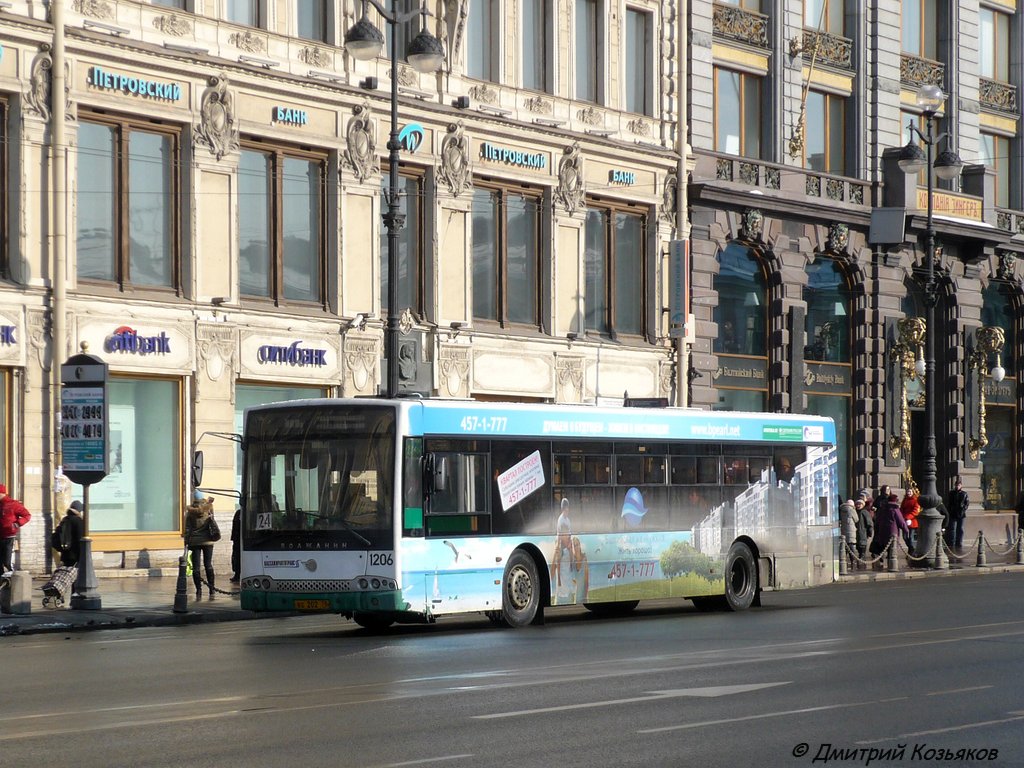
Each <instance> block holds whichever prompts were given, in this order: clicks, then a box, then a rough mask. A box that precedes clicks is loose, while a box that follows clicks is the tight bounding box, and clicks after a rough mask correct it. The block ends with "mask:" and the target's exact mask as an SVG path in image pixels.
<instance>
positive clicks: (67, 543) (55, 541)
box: [50, 517, 71, 552]
mask: <svg viewBox="0 0 1024 768" xmlns="http://www.w3.org/2000/svg"><path fill="white" fill-rule="evenodd" d="M50 546H51V547H53V548H54V549H56V550H57V551H58V552H67V551H68V550H70V549H71V526H70V525H68V519H67V518H66V517H65V518H64V519H63V520H61V521H60V525H58V526H57V530H55V531H54V532H53V533H52V534H50Z"/></svg>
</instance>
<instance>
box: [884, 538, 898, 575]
mask: <svg viewBox="0 0 1024 768" xmlns="http://www.w3.org/2000/svg"><path fill="white" fill-rule="evenodd" d="M885 566H886V570H888V571H889V572H890V573H895V572H896V571H898V570H899V569H900V561H899V560H897V559H896V537H895V536H894V537H893V538H891V539H889V548H888V549H887V550H886V555H885Z"/></svg>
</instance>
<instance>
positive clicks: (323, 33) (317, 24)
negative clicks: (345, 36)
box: [295, 0, 330, 43]
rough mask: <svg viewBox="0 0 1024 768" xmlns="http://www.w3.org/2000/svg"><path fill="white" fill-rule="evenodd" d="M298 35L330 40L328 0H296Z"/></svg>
mask: <svg viewBox="0 0 1024 768" xmlns="http://www.w3.org/2000/svg"><path fill="white" fill-rule="evenodd" d="M295 13H296V22H297V23H296V35H297V36H298V37H301V38H304V39H306V40H318V41H320V42H325V43H326V42H329V41H328V39H327V32H328V30H329V28H330V17H329V16H328V13H327V0H295Z"/></svg>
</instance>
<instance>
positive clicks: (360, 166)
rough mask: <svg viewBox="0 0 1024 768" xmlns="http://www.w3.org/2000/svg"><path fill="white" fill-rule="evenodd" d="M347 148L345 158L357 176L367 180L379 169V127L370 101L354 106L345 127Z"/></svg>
mask: <svg viewBox="0 0 1024 768" xmlns="http://www.w3.org/2000/svg"><path fill="white" fill-rule="evenodd" d="M345 144H346V146H347V149H346V150H345V152H344V155H343V158H344V161H345V165H347V166H348V167H349V168H351V169H352V171H353V172H354V173H355V175H356V178H357V179H358V180H359V181H360V182H363V181H366V179H368V178H369V177H370V176H371V175H372V174H373V173H375V172H376V170H377V129H376V127H375V126H374V123H373V117H372V116H371V114H370V102H369V101H365V102H363V103H362V104H357V105H356V106H355V107H353V108H352V117H350V118H349V121H348V125H347V126H346V128H345Z"/></svg>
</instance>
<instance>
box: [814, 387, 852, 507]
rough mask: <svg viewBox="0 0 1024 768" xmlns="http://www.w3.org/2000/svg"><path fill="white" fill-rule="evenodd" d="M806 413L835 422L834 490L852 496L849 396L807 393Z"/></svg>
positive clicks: (844, 495) (845, 496) (848, 496)
mask: <svg viewBox="0 0 1024 768" xmlns="http://www.w3.org/2000/svg"><path fill="white" fill-rule="evenodd" d="M807 413H811V414H814V415H815V416H827V417H829V418H830V419H832V421H834V422H835V424H836V492H837V493H838V494H839V495H840V496H841V497H842V498H843V499H849V498H852V496H851V494H852V493H853V488H851V487H850V476H849V472H850V398H848V397H837V396H835V395H811V394H808V395H807Z"/></svg>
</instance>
